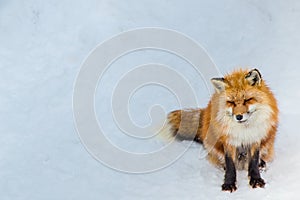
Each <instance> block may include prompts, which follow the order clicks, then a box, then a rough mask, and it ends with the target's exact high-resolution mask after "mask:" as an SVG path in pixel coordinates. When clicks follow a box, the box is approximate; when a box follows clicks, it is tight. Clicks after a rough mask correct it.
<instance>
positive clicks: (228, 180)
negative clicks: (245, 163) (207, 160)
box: [222, 150, 237, 192]
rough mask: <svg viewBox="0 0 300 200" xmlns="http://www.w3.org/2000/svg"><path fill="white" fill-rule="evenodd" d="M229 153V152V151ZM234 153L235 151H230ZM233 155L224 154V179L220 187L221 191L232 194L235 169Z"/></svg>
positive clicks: (234, 187)
mask: <svg viewBox="0 0 300 200" xmlns="http://www.w3.org/2000/svg"><path fill="white" fill-rule="evenodd" d="M229 152H230V151H229ZM231 152H235V150H233V151H231ZM233 155H235V153H228V152H227V153H225V177H224V184H223V185H222V190H223V191H229V192H234V191H235V190H236V189H237V187H236V169H235V164H234V156H233Z"/></svg>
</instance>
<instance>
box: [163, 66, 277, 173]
mask: <svg viewBox="0 0 300 200" xmlns="http://www.w3.org/2000/svg"><path fill="white" fill-rule="evenodd" d="M259 77H260V73H259V72H258V70H256V71H254V72H253V71H250V70H242V69H239V70H236V71H234V72H233V73H231V74H228V75H226V76H225V77H224V78H223V79H215V80H213V83H214V85H215V87H216V92H215V93H214V94H213V95H212V97H211V100H210V101H209V103H208V105H207V107H206V108H204V109H194V110H177V111H173V112H171V113H170V114H169V115H168V122H169V125H170V126H171V131H172V134H173V135H174V136H176V137H178V138H180V139H194V140H196V141H199V142H201V143H203V145H204V147H205V148H206V149H207V151H208V160H209V161H210V162H212V163H213V164H215V165H217V166H220V167H224V166H225V154H228V155H230V156H231V158H232V159H233V161H234V162H235V164H236V166H238V165H239V163H238V160H237V159H236V158H237V152H238V148H239V147H241V146H243V147H247V148H248V149H249V151H250V153H251V155H253V151H254V150H253V149H258V150H259V152H260V158H261V159H263V160H264V161H266V162H268V161H271V160H272V158H273V156H274V140H275V135H276V130H277V124H278V108H277V103H276V99H275V97H274V95H273V93H272V92H271V90H270V89H269V87H268V86H267V85H266V83H265V82H264V80H262V79H259ZM252 112H253V113H252ZM237 115H241V116H244V117H245V118H247V119H246V120H247V121H245V122H243V121H241V122H237V121H235V120H236V119H235V118H237ZM261 124H262V125H263V126H262V125H261ZM256 126H257V127H258V131H259V133H257V134H256V135H257V137H256V135H253V136H252V135H251V134H252V132H251V131H252V130H256V129H255V127H256ZM261 127H262V128H261ZM239 131H240V133H239ZM247 131H248V132H249V134H248V132H247ZM254 133H255V131H253V134H254ZM239 134H244V135H239ZM247 134H248V135H247ZM251 155H250V156H251ZM247 166H248V163H246V164H245V165H241V167H240V168H241V169H246V168H247Z"/></svg>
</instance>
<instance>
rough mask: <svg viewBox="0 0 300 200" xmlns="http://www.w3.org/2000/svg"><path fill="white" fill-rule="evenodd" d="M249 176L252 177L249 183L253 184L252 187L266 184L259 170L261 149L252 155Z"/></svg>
mask: <svg viewBox="0 0 300 200" xmlns="http://www.w3.org/2000/svg"><path fill="white" fill-rule="evenodd" d="M251 154H252V153H251ZM248 176H249V177H250V182H249V184H250V185H251V186H252V188H257V187H264V186H265V181H264V180H263V179H262V178H261V176H260V172H259V150H255V151H254V152H253V154H252V155H251V159H250V163H249V169H248Z"/></svg>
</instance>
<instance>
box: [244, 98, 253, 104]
mask: <svg viewBox="0 0 300 200" xmlns="http://www.w3.org/2000/svg"><path fill="white" fill-rule="evenodd" d="M252 100H254V98H249V99H245V100H244V103H249V102H250V101H252Z"/></svg>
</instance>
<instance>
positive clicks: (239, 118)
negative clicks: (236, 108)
mask: <svg viewBox="0 0 300 200" xmlns="http://www.w3.org/2000/svg"><path fill="white" fill-rule="evenodd" d="M235 118H236V120H238V121H241V120H242V119H243V115H237V116H235Z"/></svg>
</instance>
